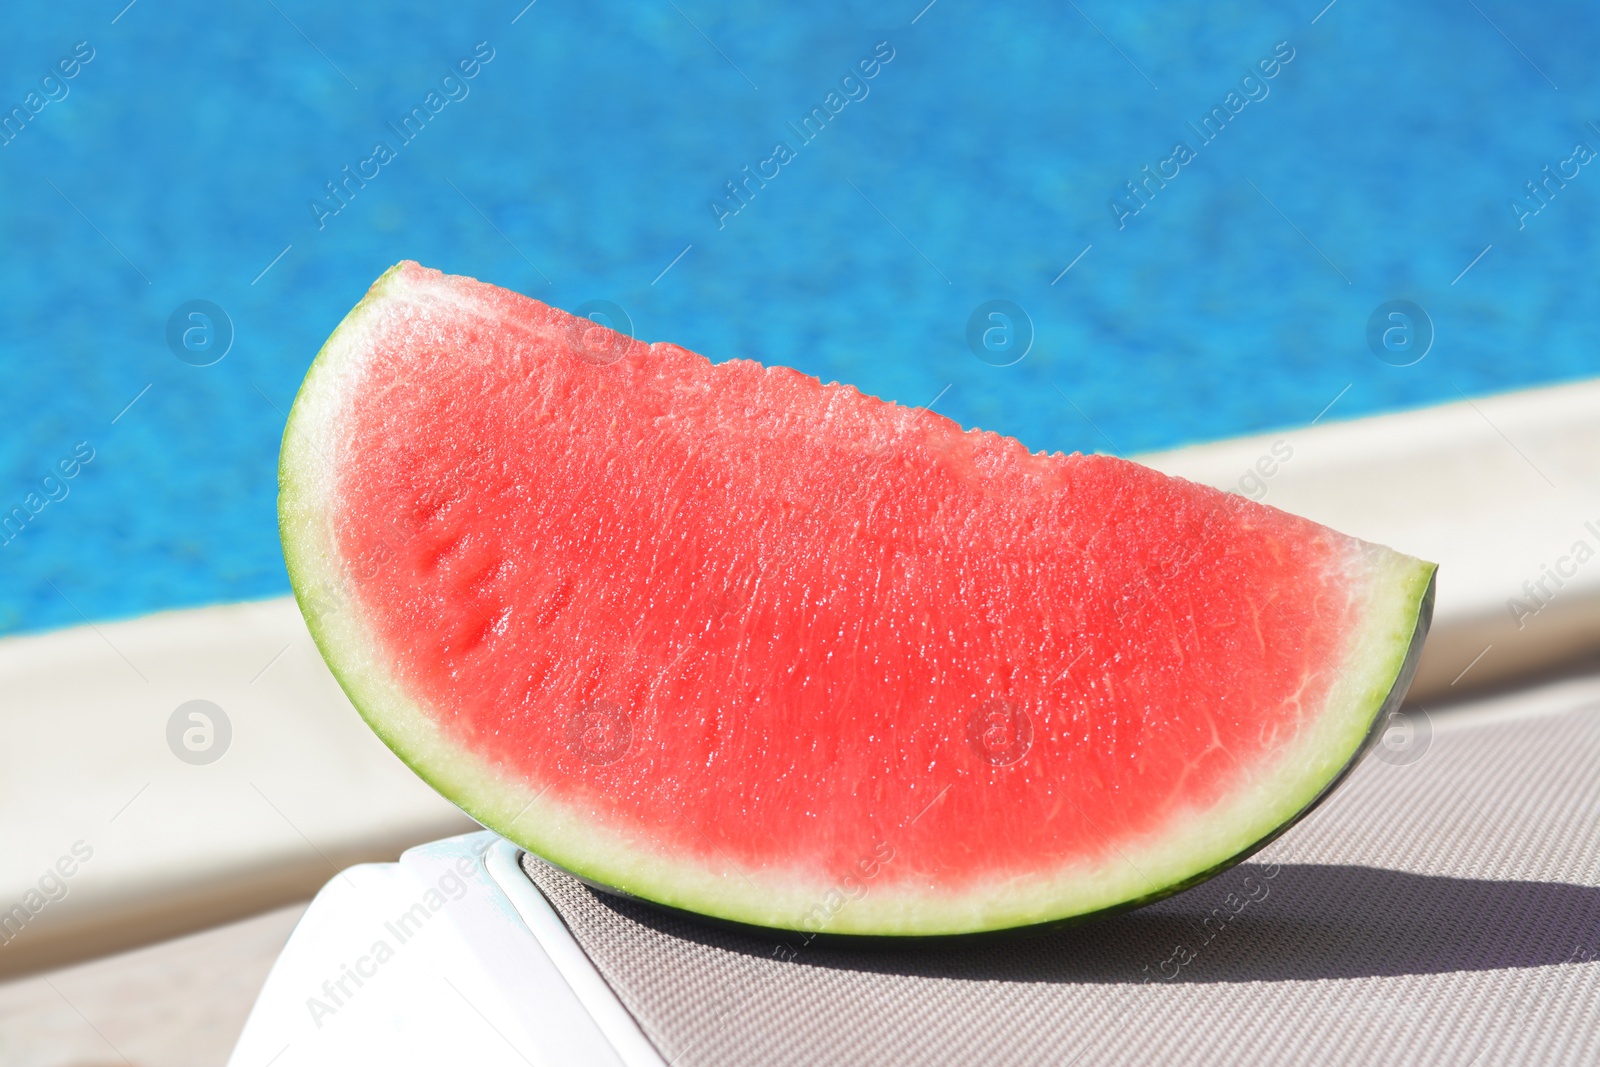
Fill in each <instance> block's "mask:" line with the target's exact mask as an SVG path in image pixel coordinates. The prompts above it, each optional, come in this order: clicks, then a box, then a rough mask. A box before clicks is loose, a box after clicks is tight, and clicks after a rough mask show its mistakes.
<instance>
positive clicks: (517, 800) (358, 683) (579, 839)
mask: <svg viewBox="0 0 1600 1067" xmlns="http://www.w3.org/2000/svg"><path fill="white" fill-rule="evenodd" d="M435 278H437V279H439V280H440V281H441V282H443V281H445V279H444V278H443V276H440V275H435V274H432V273H431V272H429V273H424V272H422V271H420V270H418V269H416V268H411V269H410V271H409V273H408V272H407V271H405V270H404V269H403V268H402V267H396V268H393V269H391V270H390V271H389V272H387V273H386V274H385V275H384V276H383V277H382V278H380V279H379V280H378V282H377V283H376V284H374V285H373V287H372V290H371V291H370V292H369V293H368V294H367V297H366V298H365V299H364V300H362V301H361V303H360V304H358V305H357V306H356V307H355V309H354V310H352V311H351V312H350V314H349V315H348V316H346V318H345V320H344V322H343V323H341V324H340V326H339V328H338V329H337V330H335V331H334V334H333V336H332V337H330V338H329V339H328V342H327V344H326V345H324V346H323V349H322V351H321V352H320V353H318V355H317V358H316V360H315V362H313V364H312V366H311V369H310V371H309V372H308V373H307V375H306V380H305V382H304V384H303V385H302V386H301V389H300V393H299V395H298V396H297V397H296V399H295V404H294V409H293V411H291V412H290V415H289V421H288V425H287V427H286V429H285V431H284V439H283V451H282V456H281V460H280V467H279V501H278V509H279V527H280V534H281V536H282V540H283V548H284V557H285V560H286V562H287V564H288V569H289V574H290V578H291V580H292V581H293V584H294V589H295V595H296V597H297V598H298V600H299V602H300V607H301V610H302V612H303V613H304V614H305V616H306V621H307V624H308V626H309V627H310V629H311V633H312V636H313V637H314V638H315V639H316V642H317V645H318V647H319V648H320V649H321V650H322V654H323V656H324V658H325V659H326V660H327V661H328V664H329V666H330V667H331V668H332V670H333V672H334V674H335V676H336V677H337V678H338V680H339V683H340V684H341V685H342V686H343V687H344V690H345V692H346V693H347V694H348V695H349V697H350V699H351V701H352V702H353V703H354V704H355V706H356V708H357V709H359V710H360V712H361V714H362V716H363V717H364V718H365V719H366V720H367V722H368V724H370V725H371V727H372V728H373V730H374V731H376V732H377V734H378V736H379V737H381V738H382V739H383V740H384V742H385V743H387V744H388V745H389V747H390V748H391V749H393V750H394V751H395V753H396V754H397V755H399V756H400V758H401V759H402V760H404V761H405V762H406V763H407V764H408V765H410V766H411V767H412V769H414V770H415V771H416V772H417V773H418V774H419V775H421V776H422V777H423V778H424V779H425V780H426V781H428V782H429V783H430V784H431V785H432V786H433V787H434V788H435V789H437V790H438V791H439V792H440V793H441V794H443V795H444V796H445V797H447V798H449V799H450V800H452V801H454V802H455V803H456V804H458V805H460V806H461V807H462V808H463V809H464V810H465V811H466V812H467V813H468V814H469V815H471V816H472V817H473V818H475V819H477V820H478V821H479V822H480V823H482V824H483V825H485V826H487V827H490V828H491V829H493V830H495V831H497V832H499V833H501V834H503V835H504V836H506V837H507V838H509V839H511V840H512V841H515V842H516V843H518V844H519V845H522V846H523V847H525V848H527V849H528V850H529V851H531V852H534V853H536V854H538V855H540V856H543V857H545V858H546V859H549V860H551V861H552V862H554V863H556V864H559V865H560V866H562V867H565V868H567V869H568V870H570V871H573V872H574V873H576V874H579V875H581V876H583V877H586V878H589V879H592V880H594V881H596V882H599V883H603V884H606V885H610V886H614V887H616V888H618V889H621V890H623V891H625V892H628V893H632V894H634V895H636V896H641V897H645V898H647V899H650V900H654V901H657V902H658V903H662V904H667V905H670V906H673V907H678V908H683V909H685V910H689V911H695V912H700V913H703V914H707V915H713V916H716V917H719V918H723V919H728V920H732V921H735V922H743V923H750V924H753V925H758V926H767V927H776V928H781V929H794V930H802V931H807V932H827V933H833V934H851V933H860V934H891V935H893V934H900V935H930V934H947V933H967V932H976V931H982V930H994V929H1003V928H1008V927H1014V926H1023V925H1030V924H1034V923H1042V922H1049V921H1052V920H1057V919H1064V918H1070V917H1072V916H1075V915H1084V914H1089V913H1092V912H1096V911H1101V910H1104V909H1106V908H1110V907H1115V906H1116V905H1119V904H1123V903H1126V902H1128V901H1132V900H1138V899H1141V898H1144V897H1147V896H1150V895H1151V894H1154V893H1159V892H1161V891H1162V890H1164V889H1166V888H1167V887H1170V886H1173V885H1176V884H1179V883H1182V882H1184V881H1186V880H1188V879H1190V878H1193V877H1194V876H1195V875H1198V874H1201V873H1203V872H1205V871H1208V870H1210V869H1212V868H1214V867H1216V866H1218V865H1219V864H1221V863H1224V862H1226V861H1228V860H1230V859H1232V858H1233V857H1235V856H1238V855H1239V854H1241V853H1243V852H1245V851H1247V850H1249V849H1250V847H1251V846H1253V845H1255V844H1256V843H1257V842H1259V841H1261V840H1262V839H1263V838H1266V837H1268V836H1270V835H1271V834H1272V833H1273V832H1274V831H1275V830H1277V829H1278V828H1279V827H1281V826H1282V825H1284V824H1285V823H1286V822H1289V821H1290V820H1291V819H1293V818H1294V817H1295V816H1296V815H1298V814H1299V813H1300V812H1301V811H1303V810H1304V809H1305V808H1306V806H1307V805H1309V804H1310V803H1311V802H1312V801H1314V800H1315V799H1316V798H1317V796H1318V795H1319V794H1321V792H1322V791H1323V790H1324V789H1325V788H1326V787H1327V785H1328V784H1329V783H1330V782H1332V781H1333V780H1334V779H1335V778H1336V777H1337V776H1338V775H1339V774H1340V772H1342V771H1343V770H1344V769H1345V767H1346V766H1347V765H1348V763H1349V762H1350V760H1351V758H1352V757H1353V756H1354V755H1355V753H1356V752H1357V750H1358V749H1359V748H1360V746H1361V744H1362V742H1363V741H1364V740H1365V738H1366V736H1367V733H1368V731H1369V729H1370V728H1371V726H1372V722H1373V719H1374V718H1375V716H1376V715H1377V714H1378V711H1379V710H1380V708H1381V707H1382V706H1383V703H1384V701H1385V700H1386V699H1387V697H1388V696H1389V693H1390V691H1391V689H1392V688H1393V687H1394V684H1395V681H1396V678H1397V677H1398V675H1399V673H1400V670H1401V667H1402V665H1403V663H1404V661H1405V657H1406V653H1407V651H1408V649H1409V647H1410V645H1411V641H1412V637H1413V635H1414V633H1415V631H1416V628H1417V625H1418V612H1419V610H1420V607H1421V603H1422V600H1423V596H1424V593H1425V591H1426V589H1427V587H1428V583H1429V581H1430V580H1431V578H1432V575H1433V571H1434V567H1433V565H1432V564H1430V563H1425V562H1422V561H1420V560H1416V559H1412V558H1411V557H1409V556H1404V555H1401V554H1400V553H1397V552H1394V551H1392V550H1390V549H1388V548H1384V547H1382V546H1380V545H1371V544H1366V543H1364V542H1359V541H1354V540H1352V542H1351V544H1352V553H1351V555H1350V556H1349V557H1348V558H1347V559H1346V560H1345V562H1344V567H1345V573H1344V574H1343V575H1341V576H1339V578H1340V584H1341V585H1342V586H1343V587H1344V588H1346V589H1348V590H1350V591H1351V595H1352V596H1354V597H1358V598H1360V601H1361V602H1360V603H1359V604H1358V605H1356V617H1357V618H1358V619H1359V620H1360V621H1359V622H1358V623H1357V624H1356V625H1354V626H1352V627H1351V629H1350V636H1349V646H1348V647H1347V648H1346V649H1345V652H1344V655H1343V657H1342V659H1341V661H1340V663H1339V664H1337V665H1336V667H1335V670H1336V671H1337V674H1336V681H1335V682H1334V684H1333V686H1332V687H1331V689H1330V690H1329V692H1328V695H1327V699H1326V701H1325V704H1324V706H1323V707H1322V708H1321V709H1320V710H1318V711H1315V712H1313V713H1312V714H1311V715H1310V716H1309V717H1308V718H1307V719H1306V720H1305V721H1306V725H1305V726H1304V727H1303V728H1302V729H1301V731H1300V732H1299V733H1298V734H1297V736H1296V737H1295V739H1294V740H1293V741H1292V742H1291V743H1290V744H1289V745H1287V746H1285V747H1283V748H1282V749H1280V750H1279V752H1278V753H1277V755H1276V758H1271V759H1268V760H1266V761H1263V762H1262V763H1260V764H1259V765H1258V766H1257V767H1256V768H1254V770H1253V772H1252V773H1251V775H1250V777H1249V779H1248V781H1247V782H1246V783H1245V784H1243V785H1242V786H1241V787H1239V788H1236V789H1235V790H1234V791H1233V792H1231V793H1230V794H1229V795H1228V796H1227V797H1226V798H1225V799H1224V800H1222V801H1221V802H1220V803H1217V804H1215V805H1213V806H1211V807H1209V808H1207V809H1204V810H1195V811H1191V812H1189V813H1187V814H1185V815H1183V816H1181V817H1179V818H1176V819H1172V820H1169V821H1168V822H1166V823H1165V824H1164V825H1163V827H1162V829H1161V830H1160V831H1159V832H1158V833H1152V834H1150V835H1147V836H1145V837H1136V838H1129V839H1125V840H1119V841H1116V842H1114V843H1113V845H1114V847H1113V848H1112V850H1111V852H1110V854H1109V858H1107V859H1106V860H1105V861H1104V862H1103V863H1099V864H1074V865H1071V866H1064V867H1058V868H1055V869H1053V870H1048V871H1041V872H1039V873H1037V874H1034V875H1029V876H1025V877H1007V878H1006V879H1004V880H1003V881H996V882H994V883H992V884H984V883H978V884H972V885H967V886H964V887H963V888H962V889H961V890H960V891H951V890H942V889H938V888H933V887H928V886H922V885H912V884H908V883H906V882H898V883H895V882H884V883H882V884H879V883H869V885H868V887H867V890H866V892H865V893H864V894H862V895H857V896H856V897H855V899H847V898H843V897H842V895H841V893H840V890H839V887H838V886H837V885H836V884H835V883H834V882H832V881H830V880H828V879H827V878H826V877H825V876H823V875H821V874H819V873H818V872H814V871H803V870H789V871H778V870H770V869H769V870H764V871H751V870H738V869H735V868H734V867H732V866H731V865H728V864H725V863H719V862H717V861H715V860H712V861H705V862H702V861H701V860H699V859H693V858H689V859H686V858H684V857H683V856H681V855H674V854H671V853H670V852H667V851H665V850H663V849H661V848H658V847H656V846H654V845H653V844H652V843H651V842H650V841H649V840H647V839H644V838H642V837H634V836H631V835H627V834H623V833H619V832H617V831H616V830H614V829H611V828H608V827H605V826H603V825H600V824H599V823H597V822H596V821H595V820H594V819H592V818H589V817H587V816H586V815H585V814H584V813H583V812H582V811H581V810H579V809H577V808H575V807H572V806H570V805H567V804H565V803H562V802H560V801H558V800H556V799H554V798H553V797H551V796H549V795H548V794H543V793H542V792H541V790H540V789H539V788H530V787H529V786H528V784H526V783H525V782H523V781H519V780H517V777H516V776H515V774H514V773H512V774H507V773H504V772H503V771H502V769H501V768H500V767H499V766H497V765H495V764H493V763H490V762H488V761H486V760H485V759H483V758H482V757H480V756H478V755H477V754H475V753H473V752H471V751H469V750H467V749H465V748H463V747H462V746H461V745H459V744H458V743H457V742H456V741H454V740H453V739H451V738H449V737H447V736H446V735H445V734H444V733H443V732H442V731H441V730H440V729H439V728H438V727H437V726H436V725H435V724H434V723H433V721H432V720H431V719H430V718H429V717H428V716H427V715H426V714H424V712H423V710H422V708H421V707H419V706H418V705H417V704H416V702H414V701H413V700H412V699H411V697H410V696H409V695H408V694H407V693H406V692H405V691H404V690H403V689H402V688H401V686H400V685H399V684H398V683H397V682H396V680H395V679H394V678H393V677H392V676H391V674H390V673H389V669H388V668H389V664H388V662H387V657H386V655H385V654H384V653H383V652H382V650H381V647H380V644H379V642H378V641H377V640H376V638H375V637H374V635H373V634H372V633H371V632H370V631H369V630H368V629H367V627H366V625H365V623H364V622H363V619H362V615H361V612H360V611H359V610H358V609H357V608H356V606H355V605H354V604H353V603H352V598H351V596H350V595H349V593H348V590H347V589H346V586H345V583H343V582H342V580H341V573H340V566H339V561H340V556H339V551H338V548H337V545H336V542H335V539H334V534H333V519H334V516H335V514H336V510H335V504H336V500H335V499H334V488H335V484H336V471H337V470H338V460H339V457H340V456H341V455H342V454H344V450H345V449H346V448H347V447H350V446H358V444H359V443H357V442H347V441H345V440H344V439H342V437H341V433H342V426H341V423H340V416H341V411H342V403H343V401H344V399H345V398H347V397H349V396H352V395H355V392H356V391H358V390H359V389H360V388H361V378H362V375H363V373H364V371H365V361H366V359H367V357H368V355H369V354H370V352H371V345H370V344H369V343H368V342H369V340H370V338H372V337H373V336H374V334H375V331H377V330H378V329H379V328H381V326H382V325H383V320H384V318H385V306H386V305H390V304H391V302H401V303H412V302H422V303H435V304H447V305H451V306H452V310H453V311H454V312H455V313H467V314H472V315H484V314H486V311H485V309H483V308H480V307H479V306H477V305H476V304H474V303H471V302H468V301H464V300H463V299H462V297H461V296H460V295H459V294H458V293H457V292H456V291H454V290H453V289H452V288H451V287H450V286H449V285H448V284H440V285H430V284H429V282H430V281H431V280H432V279H435ZM928 799H929V800H932V799H933V797H932V796H930V797H929V798H928ZM841 900H844V901H845V902H843V903H840V901H841Z"/></svg>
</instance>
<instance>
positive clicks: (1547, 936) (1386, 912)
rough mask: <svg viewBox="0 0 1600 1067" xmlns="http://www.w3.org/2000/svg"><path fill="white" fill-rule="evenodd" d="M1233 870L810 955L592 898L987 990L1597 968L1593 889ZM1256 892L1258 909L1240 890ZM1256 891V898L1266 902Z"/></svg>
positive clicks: (1350, 869)
mask: <svg viewBox="0 0 1600 1067" xmlns="http://www.w3.org/2000/svg"><path fill="white" fill-rule="evenodd" d="M1269 872H1274V869H1273V868H1270V867H1267V866H1264V865H1260V864H1244V865H1241V866H1240V867H1238V868H1236V869H1235V870H1234V871H1232V872H1229V875H1228V876H1226V877H1224V878H1221V879H1217V880H1216V881H1213V882H1208V883H1206V884H1204V885H1202V886H1199V887H1196V888H1195V889H1192V890H1189V891H1188V892H1185V893H1181V894H1179V895H1177V896H1174V897H1171V898H1169V899H1167V900H1164V901H1161V902H1159V903H1156V904H1152V905H1150V906H1148V907H1145V908H1141V909H1139V910H1137V911H1133V912H1126V913H1123V914H1120V915H1116V916H1112V917H1110V918H1107V919H1103V920H1100V921H1098V922H1093V923H1090V924H1088V925H1084V926H1080V927H1076V928H1072V929H1067V930H1059V931H1055V932H1051V933H1043V934H1038V935H1036V936H1032V937H1011V938H1006V939H994V938H990V939H986V940H978V939H963V940H961V941H959V942H953V941H950V940H940V939H926V940H922V941H918V940H907V941H905V942H892V943H887V944H886V945H885V946H884V947H881V948H880V947H874V946H872V945H870V944H851V945H848V946H844V945H839V944H824V943H821V942H815V943H811V944H806V943H805V942H804V936H803V935H800V934H796V935H794V936H793V938H792V939H791V940H789V941H787V942H785V941H784V940H783V938H782V937H781V935H778V934H773V935H772V936H758V935H753V934H750V933H745V932H742V931H737V930H729V929H723V928H719V927H714V926H709V925H706V924H702V923H699V922H696V921H694V920H693V919H690V918H687V917H685V916H683V915H681V914H678V913H668V912H665V911H663V910H661V909H658V908H656V907H653V906H651V905H648V904H644V903H640V902H637V901H631V900H625V899H619V898H616V897H612V896H609V895H607V894H603V893H595V892H594V891H593V890H590V889H588V888H587V887H584V886H578V885H574V886H573V887H572V888H574V889H576V890H578V891H581V892H582V893H583V894H586V895H591V896H592V897H593V900H594V902H595V904H597V905H598V906H600V907H602V908H605V909H608V910H610V911H611V912H613V913H614V914H615V917H616V918H618V919H621V920H623V921H624V922H625V923H626V924H627V925H628V926H633V927H637V928H638V929H636V930H635V936H642V937H644V938H646V939H650V940H654V939H656V938H658V937H663V936H664V937H667V938H671V939H675V940H680V941H685V942H690V943H696V944H699V945H702V946H706V947H709V948H713V949H720V950H722V951H724V952H730V953H735V954H739V955H743V956H753V957H759V958H761V959H763V960H765V961H767V963H768V964H769V965H771V966H774V967H808V968H810V967H816V968H831V969H836V970H848V971H862V972H872V973H879V974H895V975H907V976H919V977H929V978H944V979H957V980H971V981H989V982H996V981H998V982H1032V983H1037V982H1044V983H1058V984H1075V983H1100V984H1104V983H1143V982H1147V981H1148V982H1156V983H1176V982H1263V981H1305V980H1316V979H1341V978H1365V977H1376V976H1394V975H1405V974H1440V973H1445V972H1453V971H1490V970H1501V969H1507V968H1521V967H1543V966H1549V965H1552V964H1559V963H1568V962H1571V963H1581V962H1588V961H1592V960H1595V959H1596V958H1600V888H1595V887H1591V886H1582V885H1573V884H1569V883H1564V882H1531V881H1496V880H1489V879H1477V878H1454V877H1445V876H1439V875H1421V874H1409V873H1406V872H1403V871H1394V870H1387V869H1385V868H1381V867H1357V866H1347V865H1341V864H1284V865H1282V866H1280V867H1277V868H1276V869H1275V873H1269ZM1247 879H1248V884H1249V885H1251V886H1254V887H1256V888H1255V893H1256V896H1255V898H1253V899H1252V898H1251V896H1250V895H1249V893H1248V891H1247V890H1246V889H1245V888H1244V887H1245V886H1246V884H1247ZM1263 889H1264V890H1265V892H1262V890H1263Z"/></svg>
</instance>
